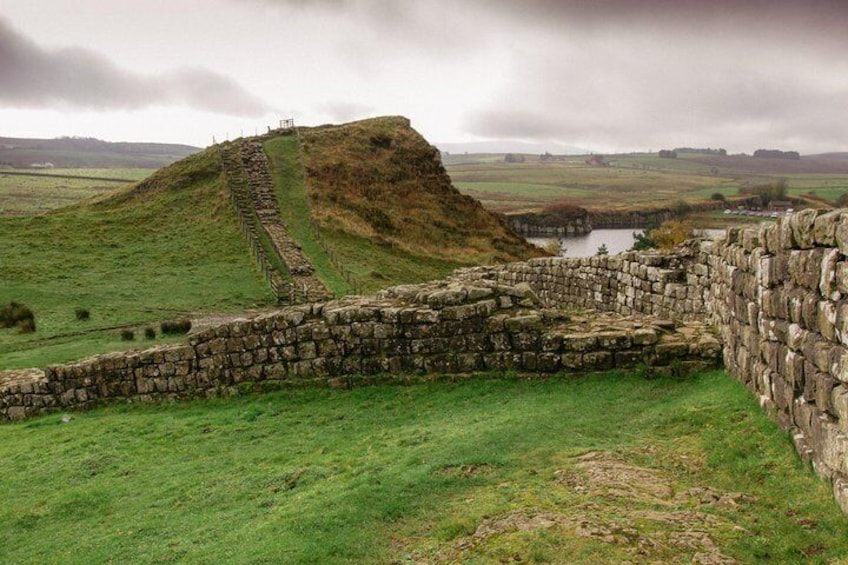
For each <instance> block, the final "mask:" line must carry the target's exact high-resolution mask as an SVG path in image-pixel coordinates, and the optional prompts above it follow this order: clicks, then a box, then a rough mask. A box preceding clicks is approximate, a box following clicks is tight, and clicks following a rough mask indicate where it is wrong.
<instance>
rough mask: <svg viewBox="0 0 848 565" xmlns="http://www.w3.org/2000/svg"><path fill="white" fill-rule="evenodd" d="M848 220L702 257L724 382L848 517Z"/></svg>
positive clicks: (803, 222) (752, 234) (770, 233)
mask: <svg viewBox="0 0 848 565" xmlns="http://www.w3.org/2000/svg"><path fill="white" fill-rule="evenodd" d="M846 256H848V210H837V211H833V212H828V213H823V212H822V211H818V210H806V211H803V212H801V213H798V214H795V215H794V216H792V217H791V218H790V219H781V220H780V221H779V222H778V223H776V224H772V225H764V226H762V227H760V228H758V229H745V230H737V229H731V230H728V232H727V236H726V237H725V238H722V239H719V240H718V241H717V242H716V244H715V245H714V247H713V249H712V252H711V254H710V255H709V257H708V259H709V267H710V272H711V273H712V278H713V284H712V288H711V299H710V304H711V305H712V306H713V307H714V310H713V318H714V323H715V325H716V326H717V327H718V328H719V331H720V334H721V337H722V341H723V342H724V361H725V366H726V367H727V370H728V372H729V373H730V374H731V375H733V376H734V377H736V378H737V379H739V380H740V381H742V382H743V383H745V385H746V386H747V387H748V388H749V389H750V390H751V391H753V392H754V394H755V395H756V396H757V398H758V399H759V401H760V404H761V405H762V406H763V407H764V408H765V409H766V410H768V411H769V412H770V413H771V414H773V415H774V416H775V417H776V419H777V421H778V422H779V423H780V424H781V426H783V428H785V429H786V430H788V431H789V432H790V433H791V434H792V438H793V440H794V442H795V445H796V447H797V449H798V451H799V453H801V455H802V456H804V457H805V458H808V459H810V460H811V461H812V463H813V466H814V467H815V469H816V471H817V472H818V473H819V474H820V475H822V476H825V477H828V478H830V479H832V481H833V487H834V494H835V495H836V498H837V500H838V501H839V503H840V505H841V506H842V509H843V511H845V512H846V513H848V349H846V346H848V261H846Z"/></svg>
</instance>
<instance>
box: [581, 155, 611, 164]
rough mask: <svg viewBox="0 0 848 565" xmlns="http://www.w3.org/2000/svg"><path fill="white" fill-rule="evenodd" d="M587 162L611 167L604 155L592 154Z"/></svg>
mask: <svg viewBox="0 0 848 565" xmlns="http://www.w3.org/2000/svg"><path fill="white" fill-rule="evenodd" d="M586 164H587V165H589V166H590V167H609V166H610V164H609V163H607V162H606V161H604V158H603V156H601V155H591V156H590V157H589V158H588V159H586Z"/></svg>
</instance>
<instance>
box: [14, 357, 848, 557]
mask: <svg viewBox="0 0 848 565" xmlns="http://www.w3.org/2000/svg"><path fill="white" fill-rule="evenodd" d="M0 476H2V477H3V480H2V481H0V497H2V499H3V500H5V501H6V504H4V505H3V506H2V508H0V523H1V524H3V527H2V528H0V562H2V563H16V564H20V565H23V564H29V563H33V564H35V563H38V564H41V563H85V564H86V565H89V564H97V563H137V564H145V563H177V562H179V563H315V564H322V565H328V564H336V563H357V564H359V563H364V564H368V563H375V564H376V563H399V564H405V563H409V564H411V563H505V562H521V563H568V564H572V563H573V564H581V563H587V564H596V563H621V562H623V561H626V560H627V561H630V562H634V563H635V562H638V563H649V562H650V563H671V562H681V563H682V562H692V559H693V557H694V556H695V554H696V553H698V554H700V555H701V557H700V559H709V558H712V559H714V560H713V561H700V562H710V563H720V562H722V563H726V562H729V561H726V560H725V561H719V560H718V559H719V558H720V557H722V556H724V558H733V559H736V560H737V562H739V563H763V564H766V563H768V564H771V563H782V564H791V563H799V564H800V563H805V564H808V563H837V562H841V563H845V561H844V558H845V556H846V555H848V537H846V536H845V535H844V533H845V531H846V528H848V519H846V517H845V516H843V515H842V514H841V512H840V510H839V508H838V507H837V505H836V504H835V502H834V501H833V500H832V496H831V493H830V490H829V488H828V486H827V485H826V484H825V483H824V482H822V481H820V480H819V479H817V478H816V477H815V476H814V475H813V473H812V471H811V470H810V468H809V467H808V466H806V465H803V464H802V463H801V462H799V460H798V459H797V456H796V455H795V453H794V450H793V448H792V446H791V442H790V441H789V440H788V438H787V437H786V435H785V434H784V433H782V432H781V431H779V430H778V429H777V428H776V426H775V425H773V424H772V423H770V422H769V421H768V420H767V419H766V417H765V416H764V415H763V414H762V413H761V411H760V409H759V408H758V407H757V405H756V402H755V401H754V400H753V398H751V397H750V395H749V394H748V393H747V392H746V391H745V390H744V389H743V387H742V386H741V385H739V384H738V383H736V382H734V381H732V380H731V379H730V378H729V377H727V376H726V375H725V374H724V373H721V372H716V373H709V374H702V375H699V376H696V377H692V378H689V379H687V380H667V379H660V380H645V379H643V378H640V377H635V376H632V375H624V374H619V373H609V374H602V375H594V376H583V377H579V378H573V377H571V378H550V379H544V380H518V379H506V380H504V379H497V380H483V379H472V380H468V381H462V382H449V381H444V382H439V383H433V384H422V385H413V386H407V387H399V386H375V387H366V388H360V389H354V390H351V391H333V390H291V391H286V392H279V393H273V394H268V395H264V396H248V397H241V398H233V399H227V400H212V401H199V402H191V403H185V404H176V405H161V406H155V407H151V406H146V407H141V406H136V407H126V406H124V407H111V408H106V409H99V410H96V411H93V412H90V413H80V414H73V417H72V419H71V420H70V422H69V423H67V424H62V423H61V422H60V415H59V414H55V415H51V416H47V417H42V418H36V419H33V420H30V421H26V422H23V423H16V424H10V425H6V426H0ZM840 559H842V561H839V560H840Z"/></svg>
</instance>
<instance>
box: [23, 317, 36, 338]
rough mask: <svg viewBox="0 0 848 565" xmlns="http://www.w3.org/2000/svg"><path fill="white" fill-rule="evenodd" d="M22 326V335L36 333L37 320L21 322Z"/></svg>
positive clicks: (30, 319)
mask: <svg viewBox="0 0 848 565" xmlns="http://www.w3.org/2000/svg"><path fill="white" fill-rule="evenodd" d="M20 326H21V333H22V334H31V333H33V332H34V331H35V320H34V319H33V318H27V319H26V320H21V323H20Z"/></svg>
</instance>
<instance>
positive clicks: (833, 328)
mask: <svg viewBox="0 0 848 565" xmlns="http://www.w3.org/2000/svg"><path fill="white" fill-rule="evenodd" d="M458 276H459V277H460V278H461V277H469V278H484V279H490V280H494V281H498V282H500V283H503V284H515V283H527V284H529V285H530V286H531V288H533V289H534V291H536V292H537V293H538V294H539V296H540V297H541V298H542V300H543V302H544V303H545V305H546V306H548V307H590V308H597V309H599V310H607V311H611V312H616V313H619V314H622V315H627V314H631V313H634V312H636V313H645V314H652V315H656V316H661V317H664V318H670V319H675V320H703V321H705V322H706V323H708V324H709V325H711V326H713V327H715V328H716V329H717V330H718V331H719V335H720V340H721V342H722V345H723V356H724V363H725V366H726V368H727V370H728V372H729V373H730V374H731V375H732V376H734V377H735V378H736V379H738V380H740V381H741V382H743V383H744V384H745V385H746V386H747V387H748V388H749V389H750V390H751V391H752V392H753V393H754V394H755V395H756V396H757V398H758V400H759V402H760V404H761V405H762V406H763V407H764V408H765V409H766V410H767V411H768V412H769V413H771V414H772V415H773V417H774V418H775V419H776V420H777V421H778V422H779V423H780V425H781V426H782V427H783V428H784V429H786V430H787V431H789V432H790V434H791V435H792V437H793V440H794V442H795V445H796V447H797V449H798V451H799V453H800V454H801V455H802V456H803V457H805V458H807V459H809V460H811V461H812V463H813V466H814V467H815V469H816V470H817V472H818V473H819V474H821V475H822V476H825V477H828V478H830V479H832V481H833V485H834V492H835V494H836V498H837V499H838V500H839V502H840V504H841V505H842V507H843V510H845V512H846V513H848V349H847V347H848V210H836V211H832V212H827V213H825V212H824V211H818V210H807V211H803V212H801V213H799V214H795V215H793V216H792V217H791V218H782V219H780V220H779V221H778V222H776V223H773V224H764V225H762V226H761V227H756V228H748V229H729V230H727V232H726V235H725V236H724V237H720V238H716V239H715V240H713V241H705V242H702V243H700V244H691V245H688V246H686V247H685V248H684V249H682V250H680V251H678V252H675V253H671V254H666V255H661V254H640V253H632V252H631V253H623V254H620V255H616V256H602V257H592V258H582V259H567V258H556V259H537V260H533V261H529V262H526V263H515V264H510V265H503V266H496V267H485V268H476V269H469V270H466V271H463V272H461V273H459V274H458Z"/></svg>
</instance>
